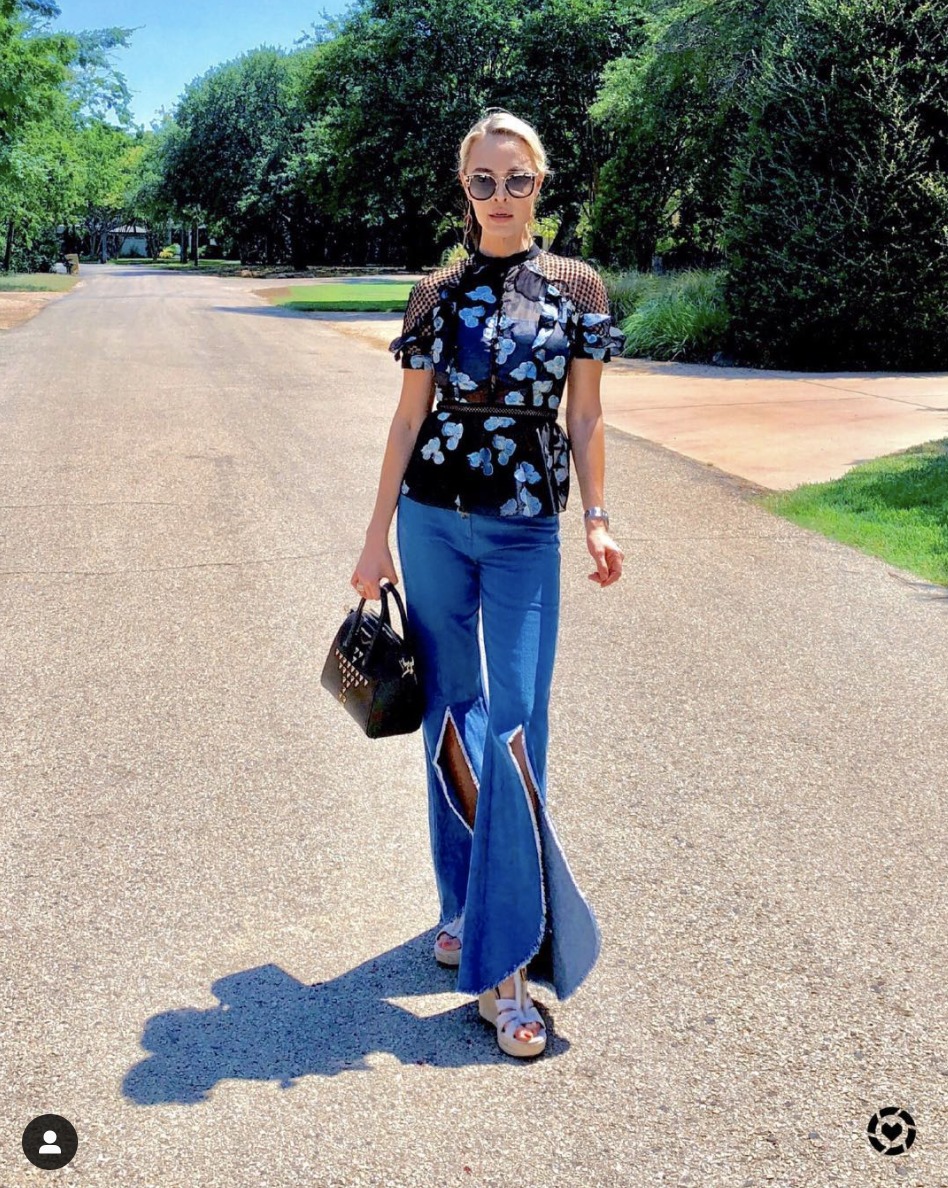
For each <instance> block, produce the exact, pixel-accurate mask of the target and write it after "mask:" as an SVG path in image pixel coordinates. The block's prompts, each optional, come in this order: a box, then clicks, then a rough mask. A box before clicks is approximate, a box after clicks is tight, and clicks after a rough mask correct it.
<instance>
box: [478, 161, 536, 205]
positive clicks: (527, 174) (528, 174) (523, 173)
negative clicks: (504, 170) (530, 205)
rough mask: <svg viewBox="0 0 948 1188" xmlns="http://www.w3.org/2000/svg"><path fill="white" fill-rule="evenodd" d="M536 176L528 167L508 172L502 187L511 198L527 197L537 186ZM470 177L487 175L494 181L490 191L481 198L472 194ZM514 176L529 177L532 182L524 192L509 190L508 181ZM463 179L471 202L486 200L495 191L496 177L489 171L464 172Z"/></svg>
mask: <svg viewBox="0 0 948 1188" xmlns="http://www.w3.org/2000/svg"><path fill="white" fill-rule="evenodd" d="M538 176H539V174H536V173H531V172H530V171H529V170H528V169H523V170H521V171H520V172H519V173H509V174H507V175H506V176H505V177H504V189H505V190H506V191H507V193H508V194H509V195H510V197H511V198H529V197H530V196H531V195H532V194H533V192H534V191H535V190H536V188H537V177H538ZM472 177H489V178H490V179H491V181H492V182H493V183H494V188H493V189H492V190H491V192H490V193H489V194H486V195H485V196H484V197H483V198H475V197H474V195H473V194H472V193H471V178H472ZM514 177H529V178H531V180H532V182H533V184H532V185H531V186H530V189H529V190H528V191H527V193H526V194H515V193H514V192H513V190H511V188H510V181H511V178H514ZM464 181H465V182H466V183H467V193H468V197H469V198H470V199H471V201H472V202H488V201H490V199H491V198H493V196H494V195H495V194H496V193H497V178H496V177H494V176H493V174H490V173H465V175H464Z"/></svg>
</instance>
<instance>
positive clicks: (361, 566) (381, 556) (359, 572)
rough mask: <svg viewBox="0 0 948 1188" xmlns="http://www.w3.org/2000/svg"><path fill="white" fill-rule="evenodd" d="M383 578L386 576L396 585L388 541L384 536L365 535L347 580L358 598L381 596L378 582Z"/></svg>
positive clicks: (396, 579) (393, 564)
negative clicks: (359, 552)
mask: <svg viewBox="0 0 948 1188" xmlns="http://www.w3.org/2000/svg"><path fill="white" fill-rule="evenodd" d="M383 578H388V579H389V581H390V582H391V583H392V585H393V586H397V585H398V574H397V573H396V572H395V563H394V561H393V560H392V554H391V552H390V550H389V547H388V541H387V540H386V539H385V538H384V537H374V536H367V537H366V539H365V547H364V548H363V550H362V554H361V556H360V557H359V560H358V561H357V562H356V567H355V569H354V570H353V572H352V577H351V578H350V579H349V582H350V584H351V585H352V587H353V588H354V589H355V592H356V593H357V594H358V595H359V597H360V598H381V597H382V594H381V591H380V590H379V584H380V582H381V581H382V579H383Z"/></svg>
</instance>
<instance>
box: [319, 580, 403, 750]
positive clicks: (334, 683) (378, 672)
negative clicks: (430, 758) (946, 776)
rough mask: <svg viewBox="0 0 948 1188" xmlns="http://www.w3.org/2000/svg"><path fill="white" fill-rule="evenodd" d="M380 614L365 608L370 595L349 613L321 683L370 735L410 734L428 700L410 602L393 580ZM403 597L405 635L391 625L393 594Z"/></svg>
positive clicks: (384, 589)
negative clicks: (411, 628) (410, 624)
mask: <svg viewBox="0 0 948 1188" xmlns="http://www.w3.org/2000/svg"><path fill="white" fill-rule="evenodd" d="M379 594H380V596H381V601H382V611H381V614H378V615H377V614H375V612H374V611H364V610H363V608H364V606H365V599H364V598H363V599H362V600H361V602H360V603H359V606H358V608H353V609H352V610H350V611H349V613H348V614H347V615H346V618H345V621H344V622H343V624H342V626H341V627H340V628H339V630H338V631H337V632H336V638H335V639H334V640H333V642H332V647H331V648H330V649H329V655H328V656H327V657H326V663H325V664H324V665H323V675H322V678H321V683H322V686H323V688H324V689H328V690H329V692H330V693H332V694H333V696H334V697H336V698H338V700H339V701H341V702H342V704H343V705H344V706H345V707H346V709H347V710H348V712H349V713H350V714H351V716H352V717H353V718H355V720H356V721H357V722H358V723H359V725H360V726H361V727H362V729H363V730H364V731H365V733H366V734H367V735H368V737H369V738H385V737H387V736H388V735H391V734H411V732H412V731H413V730H417V729H418V727H419V726H420V725H421V720H422V714H423V711H424V702H423V697H422V688H421V680H420V674H419V673H418V665H417V663H416V657H415V650H414V648H413V647H412V644H411V640H410V638H409V631H408V619H407V617H406V615H405V605H404V603H403V602H402V600H401V598H400V597H399V593H398V591H397V590H396V589H395V587H394V586H393V585H392V583H391V582H389V581H384V582H382V583H381V585H380V586H379ZM389 594H391V595H392V596H393V598H394V599H395V601H396V602H397V603H398V610H399V613H400V614H401V617H402V635H403V636H404V639H403V638H402V637H401V636H399V635H398V634H397V633H396V632H395V631H394V629H393V627H392V622H391V618H390V617H389V612H388V595H389Z"/></svg>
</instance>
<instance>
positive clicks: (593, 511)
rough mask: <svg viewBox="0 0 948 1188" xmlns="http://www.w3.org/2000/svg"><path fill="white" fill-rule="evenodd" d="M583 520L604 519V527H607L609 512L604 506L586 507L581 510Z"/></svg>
mask: <svg viewBox="0 0 948 1188" xmlns="http://www.w3.org/2000/svg"><path fill="white" fill-rule="evenodd" d="M583 519H584V520H604V521H605V524H606V527H607V528H608V527H609V513H608V512H607V511H606V509H605V508H604V507H587V508H586V510H585V511H584V512H583Z"/></svg>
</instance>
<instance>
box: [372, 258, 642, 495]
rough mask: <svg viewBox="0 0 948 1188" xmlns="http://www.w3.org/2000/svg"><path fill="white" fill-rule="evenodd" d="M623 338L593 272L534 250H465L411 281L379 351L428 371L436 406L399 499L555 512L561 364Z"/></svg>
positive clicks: (611, 347) (565, 472) (561, 439)
mask: <svg viewBox="0 0 948 1188" xmlns="http://www.w3.org/2000/svg"><path fill="white" fill-rule="evenodd" d="M624 337H625V336H624V335H623V334H622V332H621V331H620V330H619V329H618V328H616V327H615V326H613V324H612V318H611V316H610V313H609V300H608V297H607V295H606V289H605V285H604V284H603V283H602V279H601V278H600V276H599V275H598V273H597V272H596V271H595V269H593V268H592V267H590V265H588V264H586V263H585V262H584V261H582V260H573V259H568V258H567V257H565V256H554V255H552V254H551V253H549V252H545V251H542V250H541V249H540V248H539V247H538V246H537V245H536V244H534V245H533V246H532V247H530V248H528V249H525V250H523V251H520V252H515V253H513V254H512V255H509V256H486V255H484V254H483V253H482V252H480V251H475V253H474V255H473V256H471V257H469V258H467V259H465V260H460V261H456V262H455V263H454V264H449V265H446V266H444V267H442V268H438V269H435V270H434V271H433V272H432V273H430V274H429V275H428V276H426V277H425V278H424V279H423V280H420V281H418V282H417V284H416V285H415V286H414V287H413V288H412V291H411V294H410V296H409V299H408V305H407V307H406V310H405V317H404V323H403V326H402V333H401V334H400V335H399V337H398V338H396V339H395V340H394V341H393V342H392V343H390V344H389V350H390V351H393V352H394V354H395V358H396V359H399V358H400V359H401V364H402V367H404V368H409V367H412V368H424V369H425V370H428V371H433V372H434V382H435V388H436V395H437V397H438V399H437V402H436V403H435V405H434V407H433V408H432V410H431V412H429V413H428V415H427V417H426V418H425V420H424V421H423V423H422V425H421V428H420V430H419V433H418V437H417V440H416V442H415V448H414V450H413V451H412V454H411V457H410V458H409V461H408V465H407V467H406V469H405V474H404V477H403V480H402V487H401V489H402V494H404V495H406V496H408V497H409V498H411V499H417V500H418V501H419V502H421V503H428V504H435V505H436V506H439V507H451V508H456V509H457V510H458V511H465V512H472V511H475V512H481V513H486V514H489V515H501V516H544V515H545V516H549V515H556V514H557V513H558V512H562V511H564V510H565V509H566V503H567V499H568V496H569V479H570V474H569V471H570V464H569V454H570V451H569V439H568V438H567V436H566V433H565V432H564V431H563V429H562V427H561V426H560V425H559V423H558V422H557V419H556V416H557V411H556V410H557V407H558V405H559V403H560V399H561V397H562V394H563V389H564V387H565V386H566V378H567V374H568V372H569V365H570V362H571V361H572V360H573V359H600V360H602V361H603V362H608V361H609V360H610V359H611V358H612V353H613V352H614V351H615V352H618V351H619V350H620V348H621V345H622V342H623V340H624Z"/></svg>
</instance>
